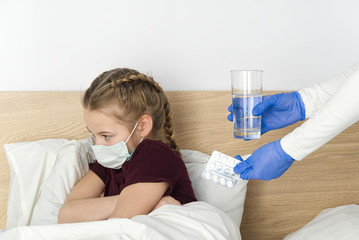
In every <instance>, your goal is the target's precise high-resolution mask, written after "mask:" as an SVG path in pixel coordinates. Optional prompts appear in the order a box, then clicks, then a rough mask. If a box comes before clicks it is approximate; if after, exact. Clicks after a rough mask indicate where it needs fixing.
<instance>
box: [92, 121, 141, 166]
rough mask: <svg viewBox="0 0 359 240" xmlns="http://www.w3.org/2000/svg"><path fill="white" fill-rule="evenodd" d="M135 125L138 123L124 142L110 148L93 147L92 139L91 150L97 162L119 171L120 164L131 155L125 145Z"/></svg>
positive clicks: (103, 146)
mask: <svg viewBox="0 0 359 240" xmlns="http://www.w3.org/2000/svg"><path fill="white" fill-rule="evenodd" d="M137 124H138V121H137V122H136V125H135V127H134V128H133V129H132V132H131V133H130V136H128V138H127V140H126V141H121V142H119V143H116V144H114V145H112V146H105V145H94V141H93V139H92V145H91V148H92V150H93V152H94V154H95V156H96V159H97V162H98V163H99V164H101V165H102V166H104V167H107V168H113V169H120V168H121V167H122V164H123V163H124V162H125V161H126V160H127V159H128V158H129V157H131V155H132V153H131V154H130V153H128V149H127V146H126V143H127V142H128V140H129V139H130V137H131V136H132V133H133V132H134V131H135V129H136V127H137ZM141 141H142V140H141Z"/></svg>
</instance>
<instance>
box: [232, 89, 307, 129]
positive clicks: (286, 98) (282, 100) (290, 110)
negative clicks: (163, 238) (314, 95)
mask: <svg viewBox="0 0 359 240" xmlns="http://www.w3.org/2000/svg"><path fill="white" fill-rule="evenodd" d="M228 111H230V112H231V113H230V114H229V115H228V117H227V119H228V120H230V121H233V110H232V105H231V106H229V107H228ZM252 114H253V115H254V116H259V115H262V122H261V134H264V133H266V132H268V131H270V130H275V129H279V128H283V127H286V126H289V125H292V124H294V123H296V122H298V121H301V120H304V119H305V106H304V103H303V101H302V98H301V96H300V94H299V93H298V92H291V93H278V94H274V95H270V96H263V101H262V102H261V103H258V104H257V105H256V106H255V107H254V108H253V111H252Z"/></svg>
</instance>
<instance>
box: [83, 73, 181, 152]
mask: <svg viewBox="0 0 359 240" xmlns="http://www.w3.org/2000/svg"><path fill="white" fill-rule="evenodd" d="M111 104H116V105H117V106H119V108H120V109H121V110H122V111H121V112H123V114H122V115H120V114H119V112H114V113H113V114H114V116H115V117H116V118H118V119H119V120H121V121H123V122H124V123H126V124H127V125H128V128H129V129H131V128H132V127H133V125H134V123H135V122H136V121H137V120H138V119H139V118H140V117H141V116H142V115H143V114H148V115H150V116H151V117H152V119H153V127H152V130H151V133H150V136H149V137H150V138H152V139H154V140H163V138H164V140H165V142H166V143H167V144H169V145H170V147H171V148H172V149H173V150H174V151H175V152H177V153H178V154H179V155H180V156H181V153H180V150H179V147H178V145H177V143H176V140H175V136H174V126H173V121H172V111H171V108H170V103H169V102H168V99H167V96H166V94H165V93H164V92H163V90H162V88H161V87H160V85H159V84H158V83H157V82H156V81H154V80H153V78H152V77H150V76H147V75H145V74H142V73H139V72H138V71H136V70H133V69H128V68H116V69H113V70H110V71H106V72H104V73H102V74H101V75H100V76H98V77H97V78H96V79H95V80H94V81H93V82H92V83H91V85H90V87H89V88H88V89H87V90H86V91H85V94H84V97H83V99H82V105H83V107H84V108H87V109H90V110H99V109H101V108H104V107H106V106H109V105H111Z"/></svg>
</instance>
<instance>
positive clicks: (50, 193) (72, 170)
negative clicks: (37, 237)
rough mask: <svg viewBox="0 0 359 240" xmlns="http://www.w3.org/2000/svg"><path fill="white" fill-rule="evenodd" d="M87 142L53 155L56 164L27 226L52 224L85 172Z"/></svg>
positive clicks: (67, 146) (72, 143) (89, 158)
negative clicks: (55, 155)
mask: <svg viewBox="0 0 359 240" xmlns="http://www.w3.org/2000/svg"><path fill="white" fill-rule="evenodd" d="M89 144H90V141H89V140H88V139H84V140H79V141H76V140H72V141H70V142H68V143H66V144H65V145H63V146H62V147H60V148H59V150H58V152H57V157H56V162H55V165H54V167H53V169H52V171H51V175H50V176H49V177H48V178H47V180H46V182H45V183H44V186H43V188H42V191H41V194H40V197H39V200H38V202H37V204H36V206H35V208H34V212H33V215H32V218H31V223H30V225H42V224H56V223H57V215H58V213H59V210H60V208H61V206H62V204H63V203H64V201H65V199H66V196H67V195H68V194H69V193H70V191H71V189H72V187H73V186H75V184H76V183H77V182H78V181H79V180H80V179H81V178H83V177H84V176H85V174H86V173H87V172H88V171H89V164H88V163H89V162H92V161H93V159H94V157H93V155H92V154H93V152H92V151H88V148H87V147H90V145H89Z"/></svg>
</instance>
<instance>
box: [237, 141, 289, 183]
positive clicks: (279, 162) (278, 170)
mask: <svg viewBox="0 0 359 240" xmlns="http://www.w3.org/2000/svg"><path fill="white" fill-rule="evenodd" d="M236 159H239V160H241V157H240V156H239V155H238V156H236ZM294 161H295V160H294V159H293V158H292V157H291V156H289V155H288V154H287V153H286V152H284V150H283V148H282V146H281V144H280V140H277V141H274V142H271V143H268V144H266V145H264V146H262V147H260V148H258V149H257V150H256V151H254V152H253V154H252V155H251V156H250V157H248V159H247V160H246V161H243V162H240V163H238V164H237V165H236V166H235V167H234V168H233V171H234V172H235V173H236V174H240V178H242V179H243V180H249V179H261V180H266V181H268V180H271V179H275V178H278V177H280V176H282V174H283V173H284V172H285V171H287V170H288V168H289V167H290V166H291V165H292V163H293V162H294Z"/></svg>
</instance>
